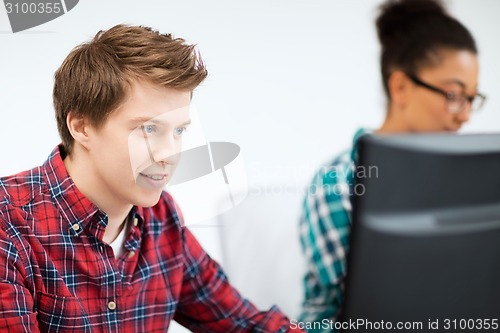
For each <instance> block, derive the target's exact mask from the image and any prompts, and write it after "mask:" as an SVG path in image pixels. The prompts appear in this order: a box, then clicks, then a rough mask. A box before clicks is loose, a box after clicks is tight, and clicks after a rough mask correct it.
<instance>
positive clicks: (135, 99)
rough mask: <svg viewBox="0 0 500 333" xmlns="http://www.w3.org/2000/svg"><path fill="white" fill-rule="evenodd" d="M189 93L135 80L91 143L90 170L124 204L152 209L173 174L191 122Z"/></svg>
mask: <svg viewBox="0 0 500 333" xmlns="http://www.w3.org/2000/svg"><path fill="white" fill-rule="evenodd" d="M190 101H191V93H190V91H181V90H176V89H172V88H164V87H161V86H157V85H153V84H151V83H147V82H144V81H136V82H134V83H133V84H132V85H131V89H130V91H129V94H128V96H127V98H126V99H125V101H124V103H123V104H122V105H121V106H120V107H119V108H118V109H117V110H116V111H114V112H113V113H112V114H111V115H110V116H109V118H108V119H107V120H106V123H105V124H104V125H103V126H102V127H101V128H100V129H98V130H94V131H93V135H92V136H91V139H90V142H89V148H90V149H89V157H90V163H91V164H92V165H91V166H90V168H89V169H90V170H93V171H94V173H95V176H96V177H98V181H99V182H100V183H101V184H102V185H104V186H103V188H104V189H105V190H106V191H107V192H108V193H107V194H108V195H112V196H113V197H114V199H115V201H117V202H118V203H120V204H124V205H130V204H132V205H137V206H142V207H150V206H153V205H155V204H156V203H157V202H158V200H159V197H160V195H161V192H162V190H163V188H164V186H165V185H166V183H167V182H168V180H169V179H170V178H171V177H172V173H173V172H174V170H175V167H176V165H177V162H178V156H179V153H180V151H181V148H182V134H183V132H184V130H185V129H186V127H187V126H188V125H189V123H190V116H189V104H190Z"/></svg>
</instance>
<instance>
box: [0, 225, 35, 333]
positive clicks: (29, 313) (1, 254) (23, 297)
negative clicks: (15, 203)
mask: <svg viewBox="0 0 500 333" xmlns="http://www.w3.org/2000/svg"><path fill="white" fill-rule="evenodd" d="M0 226H1V227H0V332H9V333H17V332H30V333H31V332H33V333H37V332H39V329H38V323H37V319H36V312H34V311H33V308H34V301H33V296H32V295H31V293H30V291H29V290H28V289H27V288H26V287H25V286H24V283H23V281H24V278H23V276H25V275H24V274H22V272H23V271H25V270H24V265H23V263H22V260H21V257H20V256H19V253H18V251H17V249H16V247H15V246H14V244H13V242H12V240H11V238H10V237H9V236H8V235H7V233H6V232H5V231H4V229H3V223H2V221H1V220H0Z"/></svg>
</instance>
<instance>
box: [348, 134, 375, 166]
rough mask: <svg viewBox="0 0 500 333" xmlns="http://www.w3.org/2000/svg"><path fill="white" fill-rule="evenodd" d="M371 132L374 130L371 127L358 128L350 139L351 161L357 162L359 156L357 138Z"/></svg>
mask: <svg viewBox="0 0 500 333" xmlns="http://www.w3.org/2000/svg"><path fill="white" fill-rule="evenodd" d="M373 132H374V131H373V130H372V129H367V128H360V129H358V130H357V131H356V133H355V134H354V137H353V139H352V151H351V161H352V162H353V163H354V164H357V163H358V158H359V155H358V143H359V139H360V138H361V137H362V136H364V135H369V134H373Z"/></svg>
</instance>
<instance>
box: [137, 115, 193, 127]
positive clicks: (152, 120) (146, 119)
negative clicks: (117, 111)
mask: <svg viewBox="0 0 500 333" xmlns="http://www.w3.org/2000/svg"><path fill="white" fill-rule="evenodd" d="M130 122H132V123H134V124H144V123H147V122H150V123H153V124H161V123H162V121H160V120H158V119H155V118H149V117H136V118H132V119H131V120H130ZM188 125H191V119H189V120H187V121H185V122H183V123H182V124H181V125H179V127H182V126H188Z"/></svg>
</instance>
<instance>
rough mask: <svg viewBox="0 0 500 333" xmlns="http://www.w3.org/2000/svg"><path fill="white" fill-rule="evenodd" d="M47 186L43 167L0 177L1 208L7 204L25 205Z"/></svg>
mask: <svg viewBox="0 0 500 333" xmlns="http://www.w3.org/2000/svg"><path fill="white" fill-rule="evenodd" d="M44 187H45V180H44V177H43V174H42V168H41V167H35V168H33V169H31V170H26V171H22V172H19V173H17V174H14V175H10V176H5V177H0V210H2V209H4V208H5V206H7V205H13V206H25V205H27V204H28V203H29V202H31V201H32V200H33V199H34V198H35V197H36V196H37V195H38V194H40V193H41V192H42V191H43V189H44Z"/></svg>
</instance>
